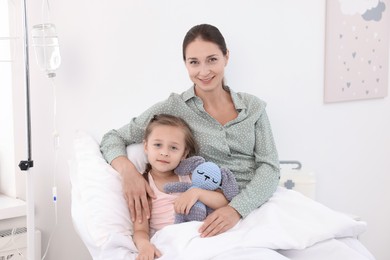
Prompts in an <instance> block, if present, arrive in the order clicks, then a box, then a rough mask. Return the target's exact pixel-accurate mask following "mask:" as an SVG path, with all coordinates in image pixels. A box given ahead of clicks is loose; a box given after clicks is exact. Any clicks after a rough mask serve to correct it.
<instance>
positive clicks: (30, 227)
mask: <svg viewBox="0 0 390 260" xmlns="http://www.w3.org/2000/svg"><path fill="white" fill-rule="evenodd" d="M22 2H23V4H22V7H23V25H24V42H23V43H24V44H23V45H24V46H23V47H24V64H25V84H26V115H27V155H28V157H27V160H25V161H20V163H19V168H20V170H22V171H27V181H26V193H27V259H28V260H34V259H35V211H34V204H35V203H34V183H33V172H32V171H30V168H32V167H33V166H34V162H33V160H32V152H31V151H32V149H31V113H30V71H29V66H30V65H29V51H28V47H29V44H28V26H27V4H26V0H23V1H22Z"/></svg>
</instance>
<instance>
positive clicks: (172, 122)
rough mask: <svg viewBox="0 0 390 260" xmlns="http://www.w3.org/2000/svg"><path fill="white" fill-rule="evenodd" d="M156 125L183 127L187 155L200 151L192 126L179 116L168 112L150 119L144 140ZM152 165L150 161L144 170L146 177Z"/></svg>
mask: <svg viewBox="0 0 390 260" xmlns="http://www.w3.org/2000/svg"><path fill="white" fill-rule="evenodd" d="M156 126H173V127H178V128H181V129H182V130H183V132H184V142H185V153H186V154H187V157H191V156H194V155H196V154H197V153H198V150H199V147H198V144H197V142H196V140H195V137H194V135H193V133H192V131H191V128H190V126H189V125H188V124H187V122H186V121H185V120H184V119H182V118H180V117H177V116H173V115H168V114H158V115H154V116H153V117H152V119H151V120H150V121H149V124H148V125H147V126H146V129H145V134H144V140H145V141H147V140H148V138H149V136H150V134H151V133H152V131H153V129H154V127H156ZM151 168H152V167H151V165H150V164H149V163H148V164H147V165H146V169H145V171H144V174H143V175H144V177H145V178H146V179H148V178H147V176H148V173H149V171H150V170H151Z"/></svg>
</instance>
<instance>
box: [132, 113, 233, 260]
mask: <svg viewBox="0 0 390 260" xmlns="http://www.w3.org/2000/svg"><path fill="white" fill-rule="evenodd" d="M144 149H145V153H146V154H147V157H148V162H149V164H148V165H147V168H146V170H145V172H144V177H145V178H146V179H147V180H148V182H149V184H150V187H151V188H152V190H153V191H154V194H155V199H150V200H149V203H150V204H151V205H150V207H151V209H152V210H151V217H150V219H149V221H148V220H147V219H146V217H145V218H144V219H143V220H142V221H134V237H133V240H134V243H135V245H136V246H137V248H138V251H139V254H138V257H137V260H143V259H154V258H155V257H160V256H161V252H160V251H159V250H158V249H157V248H156V247H155V246H154V245H153V244H151V243H150V237H151V236H152V235H153V234H154V232H156V231H157V230H160V229H161V228H163V227H165V226H166V225H170V224H173V223H174V220H175V213H181V214H188V212H189V210H190V209H191V207H192V206H193V205H194V204H195V202H196V201H198V200H199V201H201V202H203V203H204V204H206V205H207V206H209V207H210V208H213V209H216V208H219V207H222V206H225V205H227V204H228V201H227V199H226V198H225V196H224V195H223V194H222V193H221V192H218V191H208V190H202V189H197V188H193V189H190V190H188V191H186V192H184V193H182V194H166V193H164V192H163V190H164V185H165V184H167V183H169V182H178V181H181V182H191V180H190V178H189V176H178V175H176V174H175V173H174V172H173V170H174V169H175V168H176V167H177V166H178V165H179V163H180V161H181V160H183V159H185V158H187V157H189V156H193V155H195V154H196V153H197V151H198V146H197V144H196V142H195V138H194V137H193V135H192V132H191V129H190V128H189V126H188V125H187V123H186V122H185V121H184V120H183V119H181V118H179V117H176V116H171V115H166V114H159V115H155V116H153V118H152V119H151V120H150V122H149V124H148V126H147V127H146V130H145V135H144ZM143 216H145V214H143Z"/></svg>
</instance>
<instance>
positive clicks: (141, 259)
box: [136, 241, 162, 260]
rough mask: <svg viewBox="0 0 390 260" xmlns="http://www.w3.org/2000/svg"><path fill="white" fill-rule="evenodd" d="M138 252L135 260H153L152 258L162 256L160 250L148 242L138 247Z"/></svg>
mask: <svg viewBox="0 0 390 260" xmlns="http://www.w3.org/2000/svg"><path fill="white" fill-rule="evenodd" d="M138 251H139V253H138V256H137V258H136V260H154V258H156V257H157V258H158V257H161V255H162V254H161V252H160V250H158V249H157V247H155V246H154V245H153V244H152V243H150V242H149V241H145V243H142V245H140V246H139V249H138Z"/></svg>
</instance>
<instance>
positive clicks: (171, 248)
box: [105, 188, 366, 260]
mask: <svg viewBox="0 0 390 260" xmlns="http://www.w3.org/2000/svg"><path fill="white" fill-rule="evenodd" d="M201 224H202V223H201V222H188V223H182V224H177V225H171V226H167V227H165V228H163V229H162V230H160V231H158V232H157V233H156V234H155V235H154V236H153V237H152V239H151V241H152V243H154V244H155V245H156V246H157V248H159V249H160V250H161V251H162V253H163V256H162V257H161V258H160V259H161V260H167V259H169V260H173V259H187V260H190V259H194V260H202V259H217V258H218V259H220V258H219V256H223V255H225V256H226V252H228V251H234V252H237V250H239V251H240V250H242V252H248V250H249V251H250V250H253V249H261V250H262V249H264V252H265V254H270V252H271V250H270V249H272V251H273V250H279V249H305V248H307V247H310V246H312V245H314V244H316V243H318V242H322V241H325V240H328V239H332V238H342V237H357V236H358V235H359V234H361V233H362V232H364V231H365V230H366V224H365V223H364V222H362V221H355V220H354V219H352V218H351V217H349V216H347V215H345V214H343V213H340V212H336V211H334V210H331V209H329V208H328V207H326V206H324V205H322V204H320V203H318V202H315V201H314V200H311V199H309V198H306V197H304V196H303V195H301V194H300V193H298V192H295V191H291V190H286V189H284V188H278V190H277V191H276V192H275V194H274V195H273V197H272V198H271V199H270V200H269V201H268V202H267V203H265V204H264V205H263V206H262V207H260V208H259V209H257V210H255V211H254V212H252V213H251V214H250V215H249V216H248V217H246V218H245V219H244V220H241V221H240V222H239V223H238V224H237V225H236V226H235V227H234V228H232V229H231V230H229V231H227V232H225V233H223V234H220V235H218V236H215V237H211V238H201V237H200V235H199V233H198V231H197V230H198V228H199V227H200V225H201ZM128 240H130V241H128ZM126 241H128V242H129V243H127V242H126ZM105 246H106V249H108V250H105V251H106V253H107V255H111V256H112V255H113V254H115V253H114V252H115V250H117V251H116V253H118V252H122V257H123V256H124V255H127V257H126V259H132V257H134V255H132V253H135V252H136V249H135V248H134V244H133V243H132V241H131V239H130V238H128V237H126V238H124V237H122V238H119V237H113V238H112V239H111V240H110V241H109V243H108V244H106V245H105ZM257 252H259V251H257ZM273 252H274V251H273ZM274 253H275V255H276V254H277V253H276V252H274ZM107 255H106V256H107ZM278 255H279V254H278ZM225 256H224V259H229V258H226V257H225ZM279 256H280V257H276V256H275V258H272V259H287V258H284V257H283V256H281V255H279ZM105 259H107V258H105ZM111 259H113V258H111ZM122 259H125V258H122ZM267 259H271V258H267Z"/></svg>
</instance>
